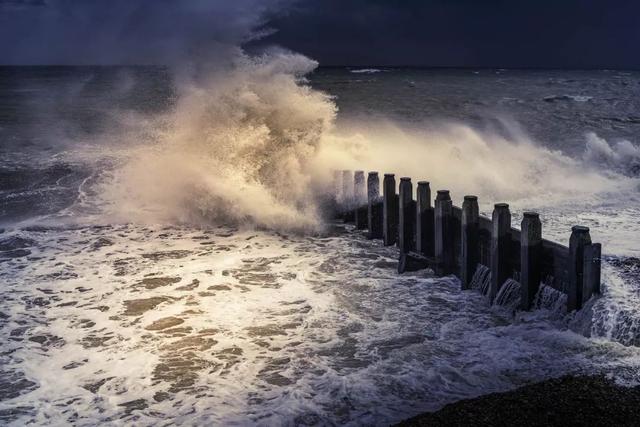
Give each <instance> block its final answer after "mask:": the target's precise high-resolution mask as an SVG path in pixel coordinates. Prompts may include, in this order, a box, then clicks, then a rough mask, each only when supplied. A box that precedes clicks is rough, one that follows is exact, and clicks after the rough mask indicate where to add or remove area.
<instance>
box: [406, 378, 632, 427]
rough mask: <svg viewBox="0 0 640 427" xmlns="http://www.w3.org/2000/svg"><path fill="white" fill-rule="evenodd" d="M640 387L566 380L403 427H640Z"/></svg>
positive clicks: (470, 403)
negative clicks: (472, 426)
mask: <svg viewBox="0 0 640 427" xmlns="http://www.w3.org/2000/svg"><path fill="white" fill-rule="evenodd" d="M639 407H640V386H638V387H633V388H631V387H623V386H619V385H616V384H615V383H614V382H612V381H610V380H608V379H606V378H604V377H573V376H565V377H561V378H555V379H550V380H546V381H542V382H540V383H536V384H530V385H526V386H524V387H521V388H519V389H516V390H513V391H509V392H505V393H493V394H489V395H485V396H480V397H477V398H474V399H468V400H463V401H460V402H456V403H452V404H449V405H447V406H445V407H444V408H442V409H440V410H439V411H436V412H430V413H425V414H421V415H418V416H416V417H413V418H411V419H408V420H405V421H403V422H401V423H399V424H397V426H403V427H408V426H430V427H431V426H469V425H474V426H514V425H517V426H559V425H562V426H605V425H606V426H637V425H640V415H639V414H638V408H639Z"/></svg>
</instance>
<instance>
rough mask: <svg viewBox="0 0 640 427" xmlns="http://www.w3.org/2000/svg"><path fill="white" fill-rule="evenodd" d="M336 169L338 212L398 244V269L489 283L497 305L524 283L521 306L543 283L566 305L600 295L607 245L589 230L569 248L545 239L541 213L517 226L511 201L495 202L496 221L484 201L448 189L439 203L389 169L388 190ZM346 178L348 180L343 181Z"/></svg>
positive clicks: (574, 234)
mask: <svg viewBox="0 0 640 427" xmlns="http://www.w3.org/2000/svg"><path fill="white" fill-rule="evenodd" d="M364 177H365V173H364V171H356V172H355V174H353V173H352V172H351V171H342V172H337V173H335V174H334V178H335V179H336V183H335V184H336V185H335V188H336V189H337V190H338V192H337V194H336V195H335V203H336V205H335V206H336V207H337V212H338V213H339V215H340V216H341V217H342V218H343V219H344V220H345V222H353V223H355V225H356V227H357V228H358V229H366V230H367V235H368V237H369V238H370V239H381V240H382V241H383V243H384V245H386V246H391V245H396V246H398V248H399V253H400V256H399V262H398V272H399V273H404V272H406V271H416V270H419V269H423V268H431V269H432V270H433V271H434V272H435V273H436V274H437V275H440V276H446V275H455V276H457V277H458V278H459V279H460V282H461V284H462V288H463V289H471V288H472V287H477V285H478V284H479V283H481V284H482V288H483V289H482V290H483V292H484V293H485V294H486V295H487V296H488V298H489V299H490V301H491V302H494V300H495V299H496V296H497V295H498V294H499V292H500V290H501V288H502V287H503V286H505V284H507V283H513V281H516V282H519V284H520V300H519V308H520V309H521V310H530V309H531V308H532V306H533V303H534V299H535V297H536V294H537V293H538V290H539V288H540V286H541V284H544V285H546V286H550V287H552V288H553V289H555V290H557V291H559V292H562V293H564V294H566V295H567V310H568V311H569V312H571V311H574V310H579V309H580V308H582V306H583V305H584V303H585V302H586V301H588V300H589V298H591V296H592V295H593V294H597V293H599V292H600V253H601V245H600V243H592V241H591V236H590V235H589V229H588V228H587V227H582V226H574V227H573V228H572V229H571V236H570V238H569V245H568V246H565V245H562V244H560V243H556V242H552V241H549V240H546V239H543V238H542V223H541V222H540V216H539V215H538V213H536V212H525V213H524V215H523V218H522V222H521V226H520V229H516V228H513V227H511V212H510V210H509V205H508V204H506V203H497V204H495V205H494V209H493V213H492V216H491V218H487V217H485V216H482V215H480V214H479V208H478V198H477V197H476V196H465V197H464V200H463V203H462V207H458V206H455V205H454V204H453V201H452V199H451V195H450V193H449V191H448V190H438V191H437V192H436V197H435V199H433V200H434V202H433V205H432V194H431V187H430V184H429V182H426V181H420V182H418V185H417V188H416V191H415V195H416V199H415V200H414V198H413V196H414V191H413V184H412V182H411V178H407V177H403V178H400V182H399V185H396V179H395V175H394V174H384V178H383V181H382V195H381V194H380V192H381V188H380V187H381V186H380V178H379V175H378V173H377V172H369V173H368V175H367V180H366V183H365V178H364ZM337 181H341V182H339V183H338V182H337Z"/></svg>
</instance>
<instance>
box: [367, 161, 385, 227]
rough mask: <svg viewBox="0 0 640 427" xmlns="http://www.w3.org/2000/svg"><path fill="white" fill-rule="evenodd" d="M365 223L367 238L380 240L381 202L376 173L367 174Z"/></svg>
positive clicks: (378, 180)
mask: <svg viewBox="0 0 640 427" xmlns="http://www.w3.org/2000/svg"><path fill="white" fill-rule="evenodd" d="M367 223H368V227H369V238H370V239H382V202H381V201H380V178H379V177H378V172H369V176H368V177H367Z"/></svg>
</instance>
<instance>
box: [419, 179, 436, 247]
mask: <svg viewBox="0 0 640 427" xmlns="http://www.w3.org/2000/svg"><path fill="white" fill-rule="evenodd" d="M433 221H434V218H433V208H432V207H431V188H430V187H429V183H428V182H426V181H420V182H418V190H417V194H416V252H418V253H419V254H422V255H424V256H427V257H433V239H434V235H433Z"/></svg>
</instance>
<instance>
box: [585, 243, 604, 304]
mask: <svg viewBox="0 0 640 427" xmlns="http://www.w3.org/2000/svg"><path fill="white" fill-rule="evenodd" d="M601 251H602V247H601V245H600V243H592V244H590V245H586V246H585V247H584V287H583V290H582V305H583V306H584V303H586V302H587V301H589V298H591V295H593V294H599V293H600V275H601V270H600V269H601V265H600V257H601Z"/></svg>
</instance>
